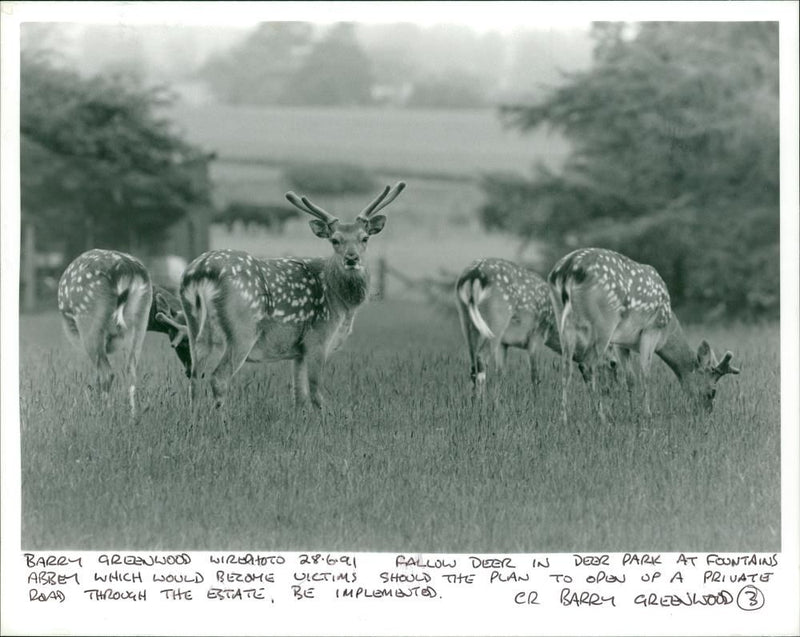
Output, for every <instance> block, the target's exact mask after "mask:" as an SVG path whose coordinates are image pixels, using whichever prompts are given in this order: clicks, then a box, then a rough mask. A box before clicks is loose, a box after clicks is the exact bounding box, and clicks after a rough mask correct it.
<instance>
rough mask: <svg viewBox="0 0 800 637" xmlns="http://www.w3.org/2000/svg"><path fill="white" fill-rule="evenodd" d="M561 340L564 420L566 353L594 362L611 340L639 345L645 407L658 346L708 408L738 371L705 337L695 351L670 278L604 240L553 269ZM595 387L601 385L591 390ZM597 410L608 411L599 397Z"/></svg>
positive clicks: (634, 348) (568, 371)
mask: <svg viewBox="0 0 800 637" xmlns="http://www.w3.org/2000/svg"><path fill="white" fill-rule="evenodd" d="M548 282H549V284H550V288H551V299H552V302H553V307H554V309H555V312H556V316H557V318H558V325H559V334H560V337H561V344H562V350H563V352H562V366H561V367H562V405H561V407H562V416H563V418H564V422H565V423H566V422H567V403H568V386H569V381H570V376H571V365H569V364H568V363H567V361H568V360H569V358H575V359H576V360H579V361H581V362H582V363H583V364H584V365H585V366H586V367H587V368H588V369H589V370H591V369H592V368H593V367H595V366H596V364H597V361H599V360H600V359H601V357H602V355H603V353H604V352H605V351H606V349H607V348H608V347H609V346H610V345H616V346H618V347H619V348H622V349H625V350H629V351H634V352H638V354H639V363H640V367H641V372H642V384H643V388H644V411H645V413H646V414H647V415H650V398H649V392H648V387H647V376H648V373H649V370H650V364H651V362H652V359H653V353H656V354H658V356H659V357H660V358H661V359H662V360H663V361H664V362H665V363H666V364H667V365H668V366H669V368H670V369H671V370H672V371H673V373H674V374H675V376H676V377H677V378H678V381H679V382H680V384H681V386H682V388H683V390H684V392H685V393H686V394H687V395H688V396H689V398H690V400H691V402H692V403H693V404H694V405H695V406H696V407H697V408H701V409H703V410H705V411H706V412H710V411H711V410H712V408H713V400H714V396H715V395H716V391H717V390H716V384H717V381H718V380H719V379H720V378H722V377H723V376H725V375H726V374H738V373H739V370H738V369H736V368H735V367H732V366H731V364H730V363H731V359H732V358H733V354H732V353H731V352H726V353H725V355H724V356H723V358H722V360H721V361H720V362H719V363H718V362H717V360H716V357H715V356H714V352H713V351H712V349H711V346H710V345H709V344H708V342H707V341H705V340H704V341H702V342H701V343H700V346H699V348H698V349H697V352H694V351H692V349H691V348H690V347H689V344H688V343H687V341H686V337H685V336H684V334H683V329H682V328H681V324H680V322H679V321H678V317H677V316H675V314H674V313H673V311H672V307H671V304H670V296H669V292H668V291H667V286H666V284H665V283H664V281H663V279H662V278H661V276H660V275H659V274H658V272H657V271H656V270H655V268H653V267H652V266H649V265H644V264H641V263H637V262H636V261H633V260H632V259H629V258H628V257H625V256H623V255H621V254H618V253H616V252H613V251H611V250H604V249H600V248H584V249H580V250H576V251H574V252H571V253H570V254H568V255H566V256H564V257H562V258H561V260H559V261H558V263H556V265H555V266H554V267H553V269H552V271H551V272H550V274H549V276H548ZM593 393H596V392H593ZM597 410H598V414H599V415H600V418H601V419H604V418H605V416H604V413H603V404H602V399H601V398H600V397H599V396H597Z"/></svg>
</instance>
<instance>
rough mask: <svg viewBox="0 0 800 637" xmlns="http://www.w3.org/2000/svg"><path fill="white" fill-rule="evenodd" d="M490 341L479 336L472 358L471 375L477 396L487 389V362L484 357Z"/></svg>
mask: <svg viewBox="0 0 800 637" xmlns="http://www.w3.org/2000/svg"><path fill="white" fill-rule="evenodd" d="M487 344H488V341H487V340H486V339H485V338H483V337H482V336H480V335H478V338H477V343H476V345H475V350H474V353H473V356H472V368H471V372H470V375H471V377H472V385H473V389H474V390H475V393H476V394H479V395H480V394H482V393H483V390H484V389H485V388H486V360H485V359H484V356H483V351H484V350H485V349H486V345H487Z"/></svg>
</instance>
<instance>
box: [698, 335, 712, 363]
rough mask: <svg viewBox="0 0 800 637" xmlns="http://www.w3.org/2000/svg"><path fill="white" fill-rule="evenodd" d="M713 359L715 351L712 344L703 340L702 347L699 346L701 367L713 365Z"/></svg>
mask: <svg viewBox="0 0 800 637" xmlns="http://www.w3.org/2000/svg"><path fill="white" fill-rule="evenodd" d="M713 359H714V353H713V352H712V351H711V345H709V344H708V341H703V342H701V343H700V347H698V348H697V362H698V363H700V366H701V367H712V366H713Z"/></svg>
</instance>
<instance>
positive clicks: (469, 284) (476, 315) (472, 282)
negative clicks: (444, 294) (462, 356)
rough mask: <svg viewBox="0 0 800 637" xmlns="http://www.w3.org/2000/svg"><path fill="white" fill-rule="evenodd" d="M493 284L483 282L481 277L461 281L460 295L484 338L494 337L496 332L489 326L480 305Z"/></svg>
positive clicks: (473, 322) (476, 327)
mask: <svg viewBox="0 0 800 637" xmlns="http://www.w3.org/2000/svg"><path fill="white" fill-rule="evenodd" d="M490 289H491V285H489V284H486V285H485V287H484V284H483V283H481V280H480V279H479V278H474V279H469V278H468V279H466V280H464V281H461V282H459V286H458V297H459V299H460V300H461V302H462V303H463V304H464V307H465V308H466V309H467V314H468V315H469V318H470V320H471V321H472V324H473V325H474V326H475V329H476V330H478V332H480V334H481V336H483V337H484V338H494V332H492V330H491V329H490V328H489V326H488V325H487V323H486V321H485V320H484V318H483V315H482V314H481V311H480V309H479V307H478V305H479V304H480V302H481V301H483V300H484V299H486V298H487V297H488V296H489V291H490Z"/></svg>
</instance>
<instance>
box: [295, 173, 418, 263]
mask: <svg viewBox="0 0 800 637" xmlns="http://www.w3.org/2000/svg"><path fill="white" fill-rule="evenodd" d="M405 187H406V185H405V183H403V182H402V181H401V182H399V183H398V184H397V185H395V187H394V188H390V187H389V186H386V188H384V189H383V192H381V194H380V195H378V196H377V197H376V198H375V199H374V200H373V201H372V202H371V203H370V204H369V205H368V206H367V207H366V208H364V210H362V211H361V213H360V214H359V215H358V216H357V217H356V218H355V220H354V221H351V222H343V221H340V220H339V219H338V218H337V217H334V216H333V215H332V214H330V213H329V212H327V211H325V210H323V209H322V208H320V207H319V206H317V205H316V204H314V203H312V202H311V201H310V200H309V198H308V197H298V196H297V195H296V194H295V193H293V192H291V191H290V192H287V193H286V199H287V200H288V201H289V202H290V203H291V204H292V205H294V206H295V207H297V208H299V209H300V210H302V211H303V212H305V213H308V214H310V215H311V216H312V217H314V219H312V220H311V221H310V222H309V225H310V226H311V231H312V232H313V233H314V234H315V235H316V236H318V237H319V238H321V239H328V240H329V241H330V242H331V245H332V246H333V251H334V255H335V256H334V260H335V261H336V263H337V264H338V265H339V266H340V267H341V268H342V269H343V270H348V271H353V272H357V271H360V270H363V269H364V264H363V259H362V257H363V255H364V251H365V250H366V248H367V242H368V241H369V238H370V236H372V235H374V234H378V233H379V232H380V231H381V230H383V227H384V225H385V224H386V216H385V215H379V214H377V213H378V212H379V211H380V210H382V209H383V208H385V207H386V206H388V205H389V204H390V203H392V202H393V201H394V200H395V199H396V198H397V196H398V195H399V194H400V193H401V192H403V189H404V188H405Z"/></svg>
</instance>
